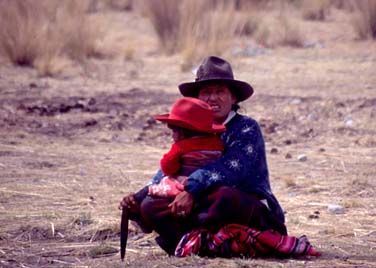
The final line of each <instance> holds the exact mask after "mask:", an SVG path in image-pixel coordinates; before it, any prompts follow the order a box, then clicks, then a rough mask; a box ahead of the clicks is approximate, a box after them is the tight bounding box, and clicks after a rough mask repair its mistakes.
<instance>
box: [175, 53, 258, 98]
mask: <svg viewBox="0 0 376 268" xmlns="http://www.w3.org/2000/svg"><path fill="white" fill-rule="evenodd" d="M218 82H220V83H225V84H226V85H228V87H229V89H230V91H231V92H232V94H234V96H235V97H236V99H237V101H238V102H241V101H244V100H246V99H248V98H249V97H250V96H252V94H253V88H252V86H251V85H250V84H248V83H247V82H244V81H240V80H235V79H234V74H233V72H232V68H231V65H230V63H228V62H227V61H225V60H224V59H221V58H218V57H215V56H210V57H207V58H205V59H204V60H203V62H202V63H201V64H200V66H199V67H198V70H197V73H196V79H195V81H194V82H188V83H182V84H180V85H179V90H180V93H181V94H182V95H183V96H186V97H197V96H198V93H199V91H200V89H201V88H202V86H204V85H208V84H214V83H218Z"/></svg>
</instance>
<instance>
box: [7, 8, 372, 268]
mask: <svg viewBox="0 0 376 268" xmlns="http://www.w3.org/2000/svg"><path fill="white" fill-rule="evenodd" d="M109 16H110V18H111V20H112V25H113V27H112V30H114V29H118V30H119V31H120V30H121V29H123V28H125V27H124V25H127V26H128V28H127V29H128V32H127V34H128V35H129V36H132V35H131V34H132V33H133V34H134V33H138V35H137V36H136V35H133V36H134V37H135V36H136V37H135V38H134V39H132V40H133V41H132V42H133V43H134V45H135V46H136V47H137V50H136V53H135V55H134V59H133V60H130V61H124V60H118V59H114V60H97V61H93V62H92V63H91V67H90V68H89V70H86V72H85V73H84V74H81V73H80V72H79V71H76V70H75V69H73V70H71V71H70V72H68V73H67V74H65V75H62V76H60V77H58V78H40V77H38V76H37V75H36V72H35V71H34V70H33V69H29V68H20V67H14V66H12V65H10V64H8V63H6V62H2V64H1V66H0V267H123V266H124V263H121V262H120V257H119V246H118V244H119V243H118V240H119V219H120V211H119V210H118V209H117V204H118V202H119V200H120V199H121V197H122V196H124V195H125V194H127V193H129V192H131V191H135V190H137V189H138V188H139V187H141V186H142V185H143V184H144V183H145V182H146V181H148V180H149V178H150V177H151V176H152V175H153V173H154V172H155V170H156V168H157V166H158V162H159V158H160V156H161V154H162V153H163V152H165V151H166V149H167V148H168V144H169V142H170V140H169V136H168V132H167V131H166V129H165V128H164V126H162V125H160V124H156V123H155V122H154V121H153V120H151V116H152V115H154V114H158V113H162V112H167V111H168V109H169V107H170V106H171V104H172V102H173V101H174V100H175V99H176V98H177V97H178V96H179V94H178V92H177V89H176V86H177V85H178V84H179V83H180V82H183V81H190V80H192V79H193V74H192V73H190V72H182V71H181V69H180V63H181V62H180V58H179V57H177V56H176V57H167V56H163V55H161V54H160V53H158V50H157V49H156V40H155V37H154V36H153V34H152V31H151V29H150V27H149V26H148V24H147V23H145V22H144V21H143V19H142V18H138V17H136V18H135V17H134V16H135V15H132V14H130V13H119V12H118V13H114V14H110V15H109ZM132 16H133V17H132ZM138 22H140V23H138ZM132 31H134V32H132ZM306 32H307V36H308V38H310V39H311V40H314V41H317V40H319V41H320V42H321V44H322V45H323V46H321V45H320V46H317V47H313V48H306V49H293V48H276V49H270V50H267V51H266V53H264V54H261V55H256V56H249V57H233V58H232V59H231V61H232V62H233V67H234V69H235V73H236V75H237V78H239V79H243V80H247V81H249V82H250V83H251V84H252V85H253V86H254V88H255V95H254V96H253V97H252V98H251V99H250V100H247V101H246V102H244V103H242V112H243V113H245V114H247V115H250V116H252V117H254V118H255V119H257V120H258V121H259V122H260V124H261V126H262V129H263V132H264V135H265V140H266V147H267V151H268V164H269V168H270V175H271V184H272V187H273V191H274V193H275V195H276V196H277V197H278V199H279V201H280V203H281V205H282V206H283V208H284V210H285V212H286V220H287V227H288V229H289V232H290V234H291V235H295V236H300V235H303V234H306V235H307V236H308V238H309V239H310V241H311V243H312V244H313V245H314V246H315V247H316V248H317V249H319V250H320V251H322V253H323V256H322V257H320V258H301V259H282V260H281V259H266V260H265V259H250V260H245V259H230V260H226V259H219V258H218V259H205V258H199V257H189V258H185V259H177V258H173V257H168V256H166V255H165V254H164V253H163V252H162V251H161V250H160V249H159V248H158V247H157V246H156V244H155V242H154V237H155V235H154V234H150V235H143V234H142V233H140V232H139V231H138V230H137V229H136V228H135V227H133V226H132V227H131V234H130V238H129V243H128V251H127V256H126V265H127V266H128V267H239V268H240V267H241V268H246V267H322V268H324V267H376V223H375V219H376V198H375V197H376V190H375V187H376V178H375V177H376V161H375V159H376V73H375V71H376V68H375V66H376V42H372V41H355V40H354V39H355V35H354V33H353V32H352V28H351V26H350V25H349V21H348V20H345V19H344V16H337V17H331V18H330V19H328V20H327V21H325V22H310V23H308V22H307V23H306ZM127 34H124V35H123V36H122V38H123V40H124V42H127V40H129V37H128V36H127ZM301 155H304V156H305V157H306V159H305V161H300V160H298V157H301ZM303 160H304V159H303ZM332 205H338V206H341V209H339V211H334V212H333V211H331V210H329V209H328V208H331V207H332Z"/></svg>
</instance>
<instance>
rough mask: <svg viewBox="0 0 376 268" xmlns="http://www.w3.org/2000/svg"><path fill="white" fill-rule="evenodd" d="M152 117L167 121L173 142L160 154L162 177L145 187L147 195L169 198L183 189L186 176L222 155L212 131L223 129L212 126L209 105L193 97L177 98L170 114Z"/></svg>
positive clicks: (219, 144) (221, 145)
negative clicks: (169, 147) (167, 149)
mask: <svg viewBox="0 0 376 268" xmlns="http://www.w3.org/2000/svg"><path fill="white" fill-rule="evenodd" d="M155 119H156V120H158V121H161V122H164V123H167V126H168V127H169V128H170V129H171V131H172V138H173V140H174V143H173V144H172V146H171V149H170V150H169V151H168V152H167V153H166V154H165V155H164V156H163V158H162V159H161V161H160V167H161V170H162V172H163V174H164V175H165V177H164V178H163V179H162V180H161V181H160V182H159V183H158V184H153V185H150V186H149V189H148V194H149V195H151V196H160V197H173V196H176V195H177V194H178V193H179V192H181V191H183V190H184V183H185V181H186V178H187V177H188V176H189V175H190V174H191V173H192V172H193V171H195V170H196V169H197V168H199V167H201V166H203V165H204V164H206V163H208V162H210V161H212V160H214V159H217V158H218V157H220V156H221V155H222V151H223V144H222V141H221V140H220V139H219V137H218V136H216V135H215V133H218V132H223V131H225V129H226V128H225V126H224V125H214V124H213V115H212V111H211V108H210V106H209V105H208V104H207V103H205V102H203V101H201V100H199V99H195V98H190V97H185V98H181V99H179V100H178V101H176V103H175V104H174V106H173V107H172V110H171V113H170V114H165V115H159V116H156V117H155Z"/></svg>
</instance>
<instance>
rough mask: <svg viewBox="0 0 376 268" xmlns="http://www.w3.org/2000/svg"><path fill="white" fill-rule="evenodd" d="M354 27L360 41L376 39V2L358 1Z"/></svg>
mask: <svg viewBox="0 0 376 268" xmlns="http://www.w3.org/2000/svg"><path fill="white" fill-rule="evenodd" d="M353 26H354V29H355V31H356V33H357V35H358V37H359V38H360V39H367V38H373V39H376V1H373V0H360V1H356V11H355V15H354V18H353Z"/></svg>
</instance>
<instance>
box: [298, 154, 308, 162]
mask: <svg viewBox="0 0 376 268" xmlns="http://www.w3.org/2000/svg"><path fill="white" fill-rule="evenodd" d="M307 159H308V158H307V156H306V155H305V154H300V155H298V160H299V161H300V162H305V161H307Z"/></svg>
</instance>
